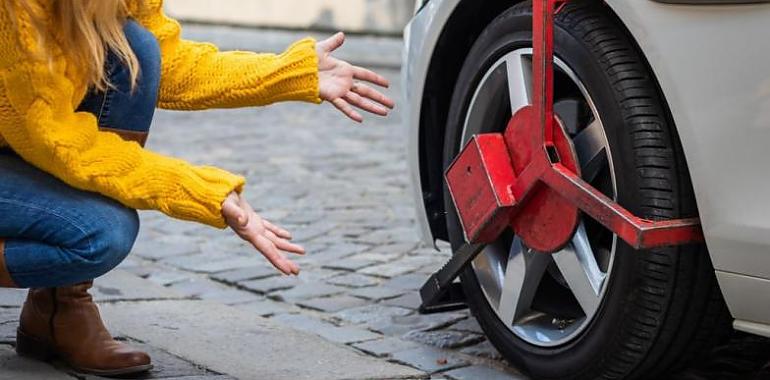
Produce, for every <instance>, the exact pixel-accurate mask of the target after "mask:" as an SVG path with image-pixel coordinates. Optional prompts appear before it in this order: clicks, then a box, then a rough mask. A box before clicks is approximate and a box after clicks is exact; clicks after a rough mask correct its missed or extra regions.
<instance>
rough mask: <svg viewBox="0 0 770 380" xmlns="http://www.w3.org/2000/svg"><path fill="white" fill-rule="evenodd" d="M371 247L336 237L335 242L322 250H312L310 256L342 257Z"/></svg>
mask: <svg viewBox="0 0 770 380" xmlns="http://www.w3.org/2000/svg"><path fill="white" fill-rule="evenodd" d="M367 249H369V246H368V245H364V244H356V243H350V242H344V241H343V242H340V240H338V239H335V240H334V242H333V243H332V244H331V245H329V246H327V247H325V248H323V249H320V250H317V251H315V252H311V254H310V255H308V257H309V258H313V257H323V258H324V259H334V258H336V259H340V258H343V257H348V256H351V255H354V254H357V253H360V252H363V251H365V250H367Z"/></svg>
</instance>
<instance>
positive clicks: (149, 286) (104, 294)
mask: <svg viewBox="0 0 770 380" xmlns="http://www.w3.org/2000/svg"><path fill="white" fill-rule="evenodd" d="M91 295H92V296H93V297H94V300H96V301H97V302H115V301H132V300H158V299H180V298H184V295H183V294H180V293H178V292H175V291H173V290H171V289H169V288H165V287H163V286H160V285H157V284H154V283H152V282H149V281H147V280H145V279H143V278H140V277H137V276H135V275H134V274H132V273H128V272H126V271H123V270H113V271H111V272H109V273H107V274H106V275H104V276H102V277H99V278H97V279H96V280H94V286H93V288H92V289H91Z"/></svg>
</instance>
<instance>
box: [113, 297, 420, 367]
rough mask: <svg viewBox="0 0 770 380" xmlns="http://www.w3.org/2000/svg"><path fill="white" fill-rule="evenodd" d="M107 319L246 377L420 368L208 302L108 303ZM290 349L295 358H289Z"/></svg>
mask: <svg viewBox="0 0 770 380" xmlns="http://www.w3.org/2000/svg"><path fill="white" fill-rule="evenodd" d="M103 314H104V317H105V319H106V320H107V323H108V324H109V325H110V326H112V328H113V329H115V330H117V331H119V332H120V333H121V334H122V335H125V336H129V337H132V338H134V339H138V340H141V341H144V342H146V343H147V344H149V345H151V346H154V347H158V348H160V349H162V350H166V351H168V352H170V353H172V354H174V355H176V356H178V357H181V358H183V359H185V360H188V361H191V362H194V363H197V364H199V365H201V366H204V367H205V368H208V369H210V370H212V371H216V372H219V373H221V374H225V375H229V376H233V377H235V378H242V379H275V380H280V379H291V380H294V379H318V378H328V379H338V378H347V379H358V378H367V379H393V378H405V377H408V376H413V377H418V376H421V373H420V372H419V371H415V370H414V369H410V368H407V367H404V366H399V365H394V364H391V363H385V362H383V361H381V360H377V359H375V358H372V357H367V356H364V355H362V354H359V353H358V352H356V351H353V350H352V349H351V348H346V347H341V346H338V345H337V344H335V343H331V342H328V341H326V340H324V339H322V338H320V337H317V336H314V335H313V334H308V333H304V332H301V331H297V330H295V329H293V328H288V327H287V326H286V325H283V324H279V323H275V322H272V321H271V320H267V319H264V318H260V317H256V316H254V315H253V314H250V313H246V312H244V311H241V310H238V309H236V308H232V307H227V306H221V305H218V304H214V303H211V302H206V301H165V302H139V303H118V304H109V305H105V307H104V308H103ZM287 353H290V354H289V355H290V358H291V360H286V359H287Z"/></svg>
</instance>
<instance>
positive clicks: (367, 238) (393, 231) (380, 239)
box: [359, 227, 419, 252]
mask: <svg viewBox="0 0 770 380" xmlns="http://www.w3.org/2000/svg"><path fill="white" fill-rule="evenodd" d="M359 240H360V241H364V242H371V243H376V244H380V243H392V242H396V243H400V242H407V243H410V244H412V247H411V248H410V249H412V248H414V245H415V244H414V242H416V241H418V240H419V236H417V231H416V230H415V229H414V228H411V227H408V228H386V229H381V230H377V231H374V232H372V233H369V234H366V235H363V236H361V237H359ZM407 251H408V250H407ZM404 252H406V251H404Z"/></svg>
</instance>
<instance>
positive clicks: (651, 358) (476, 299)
mask: <svg viewBox="0 0 770 380" xmlns="http://www.w3.org/2000/svg"><path fill="white" fill-rule="evenodd" d="M531 7H532V5H531V3H530V2H525V3H521V4H518V5H516V6H513V7H512V8H510V9H508V10H507V11H505V12H504V13H503V14H501V15H500V16H499V17H498V18H496V19H495V20H494V21H493V22H492V23H491V24H490V25H489V26H488V27H487V28H486V29H485V31H484V32H483V33H482V35H481V36H480V37H479V38H478V40H477V41H476V43H475V45H474V46H473V48H472V50H471V51H470V53H469V55H468V57H467V59H466V62H465V64H464V66H463V69H462V71H461V73H460V76H459V79H458V82H457V85H456V87H455V90H454V94H453V99H452V103H451V108H450V113H449V117H448V123H447V127H446V128H447V134H446V136H447V137H446V140H445V145H444V167H446V166H447V165H448V164H449V163H450V162H451V160H452V159H453V158H454V157H455V156H456V154H457V152H458V145H459V142H460V141H461V140H460V139H461V134H462V129H463V121H464V118H465V114H466V112H467V108H468V106H469V102H470V99H471V98H472V95H473V91H474V89H475V87H476V85H477V84H478V82H479V81H480V79H481V76H482V75H483V74H484V72H485V71H486V70H487V68H488V67H490V65H492V64H493V63H494V62H495V61H496V60H497V59H498V58H500V57H501V56H502V55H504V54H505V53H507V52H509V51H511V50H513V49H514V48H520V47H531V44H532V42H531V38H532V34H531V23H532V14H531ZM555 39H556V54H557V56H559V57H560V58H561V59H562V60H563V61H564V62H566V63H567V64H568V65H569V66H570V67H571V69H572V70H573V71H574V72H575V73H576V74H577V76H578V77H580V79H581V81H583V82H584V84H585V86H586V88H587V90H588V92H589V93H590V94H591V97H592V98H593V100H594V102H595V103H596V107H597V109H598V111H599V114H600V115H601V117H602V120H603V122H604V126H605V134H606V136H607V139H608V143H609V146H610V150H611V152H612V160H613V162H614V165H615V171H616V173H617V174H616V182H617V197H618V198H617V199H618V201H619V202H620V203H621V204H622V205H623V206H624V207H626V208H628V209H629V210H631V211H632V212H634V213H635V214H637V215H640V216H643V217H646V218H650V219H658V220H660V219H671V218H678V217H689V216H694V215H697V209H696V204H695V200H694V196H693V192H692V188H691V184H690V180H689V174H688V170H687V167H686V162H685V158H684V156H683V153H682V149H681V146H680V143H679V139H678V136H677V134H676V130H675V128H674V126H673V123H672V122H671V120H670V117H669V115H668V111H667V107H666V105H665V102H664V101H663V99H662V96H661V95H660V93H659V91H658V88H657V85H656V82H655V80H654V77H653V75H652V74H651V73H650V70H649V68H648V66H647V64H646V61H645V60H644V58H643V57H642V55H641V54H640V52H639V50H638V48H637V47H636V45H635V44H634V43H633V42H632V40H631V39H630V38H629V37H628V36H627V34H626V32H625V31H624V28H623V26H622V25H620V23H619V21H617V20H616V19H615V18H614V16H613V15H612V14H611V13H610V11H609V10H608V9H606V8H605V7H604V5H603V4H601V2H589V1H572V2H570V3H568V5H567V6H566V8H564V9H563V10H562V11H561V12H560V13H559V14H558V15H557V17H556V30H555ZM445 194H447V196H445V199H446V200H449V201H447V204H446V209H447V210H448V213H447V227H448V231H449V234H450V240H451V243H452V246H453V247H454V248H457V247H458V246H459V244H460V243H461V242H462V232H461V227H460V224H459V221H458V219H457V215H456V213H455V212H454V206H453V205H452V204H451V200H450V199H451V198H450V197H449V196H448V193H446V189H445ZM612 271H613V275H612V276H611V278H610V283H609V287H608V289H607V293H606V295H605V296H604V300H603V302H602V304H601V306H600V309H599V311H598V312H597V313H596V315H595V317H594V320H593V321H592V322H591V324H590V325H589V326H588V327H587V328H586V329H585V330H584V331H583V333H581V334H580V335H579V336H578V337H576V338H575V339H573V340H572V341H570V342H568V343H566V344H564V345H561V346H557V347H550V348H544V347H537V346H534V345H531V344H528V343H526V342H524V341H523V340H520V339H519V338H518V337H516V335H514V334H512V333H511V331H510V330H509V329H508V328H507V327H506V326H505V325H504V324H503V323H502V322H501V321H500V319H499V318H498V317H497V315H496V314H495V312H494V310H493V309H492V307H491V306H490V305H489V304H488V302H487V299H486V297H485V296H484V294H483V293H482V290H481V287H480V285H479V282H478V280H477V279H476V276H475V274H474V272H473V270H472V269H468V270H466V271H465V272H464V273H463V274H462V282H463V287H464V289H465V292H466V294H467V296H468V299H469V304H470V307H471V310H472V311H473V313H474V315H475V316H476V318H477V319H478V320H479V323H480V324H481V326H482V327H483V329H484V331H485V333H486V334H487V336H488V337H489V339H490V341H491V342H492V343H493V344H494V345H495V347H497V348H498V350H499V351H500V352H501V353H502V354H503V355H504V357H505V358H506V359H507V360H508V361H510V362H511V363H512V364H513V365H515V366H516V367H518V368H519V369H520V370H522V371H524V372H525V373H528V374H529V375H530V376H532V377H533V378H535V379H631V378H641V379H650V378H659V376H662V375H664V374H666V373H670V372H671V371H673V370H676V369H678V368H681V367H683V366H685V365H686V364H687V363H688V362H689V361H690V360H691V359H693V358H695V357H696V356H698V355H699V354H700V353H703V352H704V351H706V350H708V349H709V348H710V347H712V346H713V345H714V344H715V343H717V342H718V341H719V340H721V339H722V338H723V337H724V336H725V334H727V333H728V332H729V331H730V321H731V319H730V316H729V313H728V312H727V309H726V307H725V304H724V301H723V299H722V296H721V293H720V291H719V289H718V286H717V283H716V278H715V275H714V271H713V267H712V265H711V261H710V258H709V255H708V252H707V250H706V247H705V246H704V245H697V246H686V247H678V248H665V249H654V250H646V251H636V250H634V249H632V248H631V247H630V246H628V245H626V244H623V243H622V242H621V243H619V244H618V248H617V251H616V257H615V261H614V264H613V268H612Z"/></svg>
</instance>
